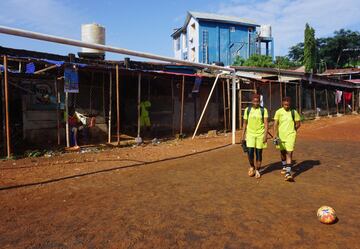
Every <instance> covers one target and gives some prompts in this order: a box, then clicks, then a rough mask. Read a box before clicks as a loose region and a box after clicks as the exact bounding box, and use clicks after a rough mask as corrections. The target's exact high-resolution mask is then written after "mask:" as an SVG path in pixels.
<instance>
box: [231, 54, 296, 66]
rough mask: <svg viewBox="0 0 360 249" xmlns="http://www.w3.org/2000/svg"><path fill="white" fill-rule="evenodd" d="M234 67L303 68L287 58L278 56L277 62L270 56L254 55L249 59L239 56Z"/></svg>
mask: <svg viewBox="0 0 360 249" xmlns="http://www.w3.org/2000/svg"><path fill="white" fill-rule="evenodd" d="M233 66H246V67H274V68H281V69H289V68H296V67H299V66H301V65H300V64H299V63H296V62H293V61H291V60H290V59H289V58H288V57H286V56H277V57H276V60H275V62H274V61H273V60H272V58H271V57H270V56H266V55H259V54H253V55H252V56H250V58H249V59H247V60H245V59H244V58H242V57H240V56H238V57H236V59H235V61H234V63H233Z"/></svg>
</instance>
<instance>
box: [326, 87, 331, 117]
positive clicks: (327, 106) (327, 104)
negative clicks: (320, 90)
mask: <svg viewBox="0 0 360 249" xmlns="http://www.w3.org/2000/svg"><path fill="white" fill-rule="evenodd" d="M325 98H326V111H327V114H328V116H330V108H329V93H328V90H327V89H325Z"/></svg>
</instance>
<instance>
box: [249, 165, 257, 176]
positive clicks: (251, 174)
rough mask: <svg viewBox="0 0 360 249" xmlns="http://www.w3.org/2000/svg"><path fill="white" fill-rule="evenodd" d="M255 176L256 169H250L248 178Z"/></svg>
mask: <svg viewBox="0 0 360 249" xmlns="http://www.w3.org/2000/svg"><path fill="white" fill-rule="evenodd" d="M254 175H255V169H254V168H253V167H250V168H249V171H248V176H250V177H253V176H254Z"/></svg>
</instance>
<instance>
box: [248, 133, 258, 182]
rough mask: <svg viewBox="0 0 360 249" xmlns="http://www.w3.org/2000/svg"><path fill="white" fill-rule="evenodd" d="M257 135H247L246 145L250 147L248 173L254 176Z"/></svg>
mask: <svg viewBox="0 0 360 249" xmlns="http://www.w3.org/2000/svg"><path fill="white" fill-rule="evenodd" d="M255 145H256V143H255V137H253V136H250V135H248V134H247V135H246V147H247V148H248V159H249V163H250V168H249V172H248V175H249V176H254V175H255V164H254V157H255Z"/></svg>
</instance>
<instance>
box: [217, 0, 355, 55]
mask: <svg viewBox="0 0 360 249" xmlns="http://www.w3.org/2000/svg"><path fill="white" fill-rule="evenodd" d="M218 12H219V13H221V14H226V15H235V16H239V17H246V18H250V19H254V20H256V21H257V22H258V23H259V24H271V25H272V31H273V36H274V38H275V54H276V55H284V54H287V52H288V48H289V47H291V46H292V45H294V44H296V43H298V42H301V41H303V34H304V27H305V23H307V22H308V23H309V24H310V25H311V26H313V27H314V28H315V31H316V36H317V37H323V36H328V35H331V34H332V33H333V32H334V31H335V30H339V29H341V28H351V27H352V28H353V27H357V30H359V29H360V18H359V13H360V1H359V0H342V1H341V0H296V1H291V0H265V1H231V2H230V3H224V4H221V5H220V6H219V9H218Z"/></svg>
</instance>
